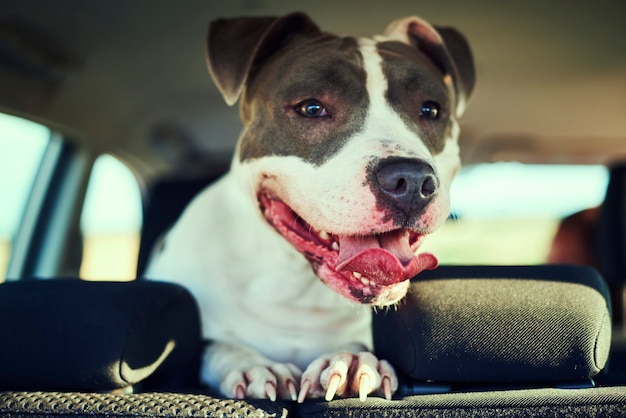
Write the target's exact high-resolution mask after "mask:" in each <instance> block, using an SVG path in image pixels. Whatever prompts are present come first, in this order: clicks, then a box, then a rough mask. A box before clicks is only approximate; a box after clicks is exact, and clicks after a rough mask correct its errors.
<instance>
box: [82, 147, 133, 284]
mask: <svg viewBox="0 0 626 418" xmlns="http://www.w3.org/2000/svg"><path fill="white" fill-rule="evenodd" d="M141 221H142V215H141V193H140V190H139V185H138V184H137V180H136V179H135V177H134V176H133V174H132V172H131V171H130V169H128V167H126V166H125V165H124V164H123V163H122V162H121V161H119V160H118V159H117V158H115V157H113V156H111V155H102V156H101V157H99V158H98V159H97V160H96V162H95V164H94V167H93V171H92V174H91V177H90V179H89V186H88V188H87V195H86V198H85V206H84V208H83V213H82V215H81V231H82V233H83V237H84V240H83V261H82V264H81V268H80V277H81V278H83V279H88V280H132V279H134V278H135V273H136V269H137V256H138V254H139V231H140V228H141Z"/></svg>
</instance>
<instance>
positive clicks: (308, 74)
mask: <svg viewBox="0 0 626 418" xmlns="http://www.w3.org/2000/svg"><path fill="white" fill-rule="evenodd" d="M208 62H209V70H210V72H211V74H212V75H213V78H214V80H215V82H216V84H217V86H218V88H219V89H220V91H221V92H222V94H223V95H224V98H225V100H226V102H227V103H228V104H230V105H232V104H234V103H235V102H236V101H237V100H238V98H239V97H240V96H241V97H242V100H241V107H240V111H241V117H242V120H243V123H244V131H243V133H242V135H241V137H240V140H239V143H238V147H237V152H236V155H235V158H234V163H233V168H232V169H233V171H234V174H235V175H236V176H237V177H238V178H239V179H241V180H242V185H243V186H244V187H246V188H249V189H248V191H249V193H250V196H251V197H252V198H253V199H255V201H256V204H257V205H258V207H259V209H260V214H262V215H263V217H264V219H265V220H266V221H267V222H269V223H270V224H271V225H272V226H273V227H274V228H275V230H276V231H278V232H279V233H280V234H281V235H283V236H284V237H285V239H287V241H289V242H290V243H291V244H292V245H293V246H294V247H295V248H296V249H297V250H298V251H299V252H301V253H302V254H303V255H304V257H306V258H307V259H308V260H309V262H310V263H311V265H312V267H313V269H314V270H315V272H316V274H317V275H318V276H319V277H320V278H321V280H322V281H323V282H324V283H326V284H327V285H328V286H329V287H331V288H332V289H334V290H335V291H337V292H339V293H340V294H342V295H343V296H345V297H347V298H348V299H351V300H354V301H357V302H361V303H370V304H374V305H387V304H392V303H395V302H397V301H398V300H399V299H400V298H402V297H403V296H404V295H405V293H406V290H407V287H408V279H410V278H411V277H413V276H415V275H416V274H418V273H419V272H420V271H422V270H425V269H433V268H435V267H436V266H437V259H436V258H435V256H433V255H432V254H429V253H421V254H417V255H416V251H417V249H418V247H419V246H420V244H421V242H422V240H423V238H424V236H425V235H426V234H428V233H430V232H433V231H434V230H435V229H437V228H438V227H439V226H440V225H441V224H442V223H443V222H444V221H445V219H446V218H447V217H448V214H449V194H448V192H449V186H450V182H451V181H452V178H453V177H454V175H455V174H456V172H457V171H458V169H459V167H460V159H459V149H458V134H459V128H458V124H457V118H458V117H459V116H460V115H461V114H462V113H463V110H464V108H465V104H466V102H467V99H468V98H469V96H470V94H471V92H472V90H473V88H474V84H475V72H474V65H473V60H472V55H471V53H470V50H469V47H468V45H467V42H466V41H465V39H464V38H463V36H462V35H461V34H459V33H458V32H457V31H455V30H454V29H450V28H435V27H433V26H431V25H430V24H428V23H427V22H425V21H423V20H422V19H420V18H417V17H410V18H405V19H401V20H398V21H396V22H393V23H392V24H391V25H390V26H389V27H388V29H387V31H386V32H385V34H384V35H382V36H375V37H373V38H358V39H357V38H353V37H338V36H335V35H331V34H327V33H323V32H321V31H320V30H319V29H318V27H317V26H316V25H315V23H313V22H312V21H311V20H310V19H309V18H308V17H307V16H306V15H303V14H300V13H294V14H290V15H287V16H284V17H280V18H274V17H271V18H238V19H221V20H217V21H215V22H213V23H212V24H211V26H210V30H209V36H208Z"/></svg>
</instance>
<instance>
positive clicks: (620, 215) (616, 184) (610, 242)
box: [596, 163, 626, 292]
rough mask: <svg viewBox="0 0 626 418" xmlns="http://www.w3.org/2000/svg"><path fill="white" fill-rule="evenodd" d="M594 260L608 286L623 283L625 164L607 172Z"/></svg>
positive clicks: (625, 259)
mask: <svg viewBox="0 0 626 418" xmlns="http://www.w3.org/2000/svg"><path fill="white" fill-rule="evenodd" d="M596 238H597V242H596V244H597V245H596V249H597V251H596V258H597V260H598V263H599V264H600V269H601V271H602V273H603V274H604V276H605V277H606V279H607V281H608V282H609V283H615V284H618V285H619V287H620V289H619V291H620V292H621V286H622V284H623V283H624V282H626V163H622V164H616V165H614V166H612V167H610V169H609V184H608V186H607V189H606V196H605V198H604V202H603V203H602V206H601V207H600V213H599V219H598V228H597V233H596Z"/></svg>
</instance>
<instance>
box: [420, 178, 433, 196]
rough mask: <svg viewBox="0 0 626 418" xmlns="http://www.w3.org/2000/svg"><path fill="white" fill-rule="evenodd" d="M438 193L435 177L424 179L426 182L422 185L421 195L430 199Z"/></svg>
mask: <svg viewBox="0 0 626 418" xmlns="http://www.w3.org/2000/svg"><path fill="white" fill-rule="evenodd" d="M436 191H437V182H436V181H435V176H433V175H428V176H426V178H424V182H423V183H422V188H421V191H420V192H421V195H422V196H424V197H429V196H432V195H433V194H435V192H436Z"/></svg>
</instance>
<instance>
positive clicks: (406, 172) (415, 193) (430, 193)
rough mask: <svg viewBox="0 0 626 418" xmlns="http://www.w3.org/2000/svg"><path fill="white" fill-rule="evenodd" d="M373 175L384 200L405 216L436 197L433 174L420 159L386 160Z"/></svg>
mask: <svg viewBox="0 0 626 418" xmlns="http://www.w3.org/2000/svg"><path fill="white" fill-rule="evenodd" d="M375 176H376V182H377V185H378V187H379V189H380V191H381V192H382V196H383V199H384V200H386V201H387V203H388V204H391V205H392V206H393V207H395V208H397V209H400V210H401V211H402V212H403V213H404V214H405V215H407V216H410V215H411V214H414V213H415V212H416V211H419V210H421V209H423V208H424V207H425V206H426V205H427V204H428V203H429V202H430V201H431V200H432V199H433V198H434V197H435V195H436V194H437V187H438V181H437V177H436V176H435V171H434V169H433V168H432V166H431V165H430V164H427V163H425V162H424V161H421V160H413V159H392V160H387V161H385V162H383V163H381V164H380V165H379V166H378V168H377V170H376V171H375Z"/></svg>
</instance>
